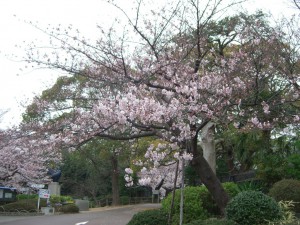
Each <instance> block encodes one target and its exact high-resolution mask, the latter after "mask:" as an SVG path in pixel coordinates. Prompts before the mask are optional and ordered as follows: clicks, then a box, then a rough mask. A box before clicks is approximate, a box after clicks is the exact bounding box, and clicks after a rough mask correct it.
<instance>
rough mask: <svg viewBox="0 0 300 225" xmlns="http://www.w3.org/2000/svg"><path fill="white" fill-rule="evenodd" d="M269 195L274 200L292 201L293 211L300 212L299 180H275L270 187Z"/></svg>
mask: <svg viewBox="0 0 300 225" xmlns="http://www.w3.org/2000/svg"><path fill="white" fill-rule="evenodd" d="M269 195H270V196H272V197H273V198H274V199H275V200H276V201H281V200H283V201H293V202H294V203H295V208H294V209H295V211H296V212H300V181H299V180H293V179H284V180H281V181H278V182H276V183H275V184H274V185H273V187H272V188H271V189H270V192H269Z"/></svg>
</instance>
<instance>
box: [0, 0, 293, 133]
mask: <svg viewBox="0 0 300 225" xmlns="http://www.w3.org/2000/svg"><path fill="white" fill-rule="evenodd" d="M133 1H134V0H122V2H123V3H125V2H126V4H127V5H130V3H131V2H133ZM157 1H158V2H162V1H163V0H157ZM289 2H290V1H289V0H249V3H247V4H246V5H245V8H247V9H248V10H250V11H252V12H253V11H255V9H258V8H261V9H263V10H264V11H266V12H271V13H272V14H274V15H275V17H279V16H281V15H285V16H291V15H292V14H293V13H296V11H295V10H293V9H292V7H291V4H289ZM111 14H114V15H115V13H113V10H112V8H109V7H108V5H107V3H105V1H102V0H51V1H46V0H0V32H1V33H0V34H1V35H0V68H1V71H0V111H1V110H5V109H9V110H10V111H9V112H8V113H7V114H6V115H5V117H4V118H3V119H2V123H0V127H1V128H5V127H7V126H10V125H11V124H17V123H19V122H20V120H21V117H20V116H21V112H23V110H24V107H23V106H22V104H26V102H27V103H28V102H29V101H30V99H32V97H33V96H34V95H35V94H40V93H41V91H42V90H43V89H45V88H46V87H49V86H51V84H53V82H54V81H55V79H56V78H57V77H58V76H59V75H60V74H59V73H58V72H57V71H46V70H29V69H27V70H22V71H21V70H20V68H24V64H23V63H20V62H14V61H12V60H11V59H9V57H8V56H6V55H11V54H14V55H22V54H24V50H23V49H22V48H15V45H24V43H23V42H24V41H26V42H30V41H34V40H43V39H45V40H46V39H47V37H45V36H43V35H42V34H41V33H39V32H38V31H37V30H35V29H34V28H33V27H31V26H29V25H27V24H26V23H24V20H26V21H33V22H35V21H37V22H39V24H42V25H45V26H46V25H47V24H53V25H57V24H62V25H65V26H67V25H69V24H73V26H74V27H76V28H78V29H79V30H80V31H81V32H82V33H83V34H87V36H89V35H90V36H91V37H93V36H96V35H97V30H96V25H97V24H108V26H109V25H110V24H111V23H112V18H114V17H115V16H113V15H111ZM24 49H25V46H24Z"/></svg>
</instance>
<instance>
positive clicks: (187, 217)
mask: <svg viewBox="0 0 300 225" xmlns="http://www.w3.org/2000/svg"><path fill="white" fill-rule="evenodd" d="M180 191H181V190H176V191H175V199H174V209H173V211H172V224H174V225H177V224H179V213H180ZM203 193H205V189H204V188H203V187H186V188H185V189H184V208H183V221H184V223H188V222H190V221H193V220H199V219H207V218H208V212H207V210H206V209H204V208H203V205H202V203H203V202H202V199H201V194H203ZM171 201H172V193H170V194H169V195H168V196H167V197H166V198H165V199H164V200H163V201H162V209H163V210H164V211H165V212H166V213H169V212H170V208H171Z"/></svg>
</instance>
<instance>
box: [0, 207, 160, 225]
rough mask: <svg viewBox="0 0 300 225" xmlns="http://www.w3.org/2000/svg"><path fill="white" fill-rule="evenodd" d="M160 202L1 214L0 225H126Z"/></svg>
mask: <svg viewBox="0 0 300 225" xmlns="http://www.w3.org/2000/svg"><path fill="white" fill-rule="evenodd" d="M159 207H160V204H140V205H131V206H124V207H116V208H99V209H98V210H97V209H96V210H95V209H93V210H90V211H86V212H81V213H78V214H62V215H45V216H27V217H24V216H23V217H18V216H15V217H10V216H1V217H0V225H126V224H127V223H128V222H129V220H130V219H131V218H132V216H133V215H134V214H135V213H137V212H139V211H143V210H145V209H153V208H159Z"/></svg>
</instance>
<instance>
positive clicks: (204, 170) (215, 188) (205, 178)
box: [191, 137, 229, 215]
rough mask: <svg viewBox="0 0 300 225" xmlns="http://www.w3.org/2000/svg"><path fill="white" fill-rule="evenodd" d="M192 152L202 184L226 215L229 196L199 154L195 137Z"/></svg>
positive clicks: (193, 161)
mask: <svg viewBox="0 0 300 225" xmlns="http://www.w3.org/2000/svg"><path fill="white" fill-rule="evenodd" d="M191 151H192V153H193V160H192V164H193V166H194V167H195V169H196V172H197V174H198V175H199V177H200V179H201V182H202V183H203V184H204V185H205V186H206V187H207V189H208V191H209V192H210V193H211V195H212V197H213V198H214V200H215V201H216V203H217V206H218V208H219V210H220V212H221V214H222V215H224V213H225V207H226V205H227V203H228V201H229V198H228V195H227V193H226V192H225V190H224V188H223V186H222V184H221V182H220V181H219V179H218V178H217V176H216V174H215V173H214V172H213V170H212V169H211V167H210V166H209V164H208V162H207V161H206V160H205V158H204V157H203V155H202V154H200V153H199V151H198V149H197V137H194V138H193V140H192V145H191Z"/></svg>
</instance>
